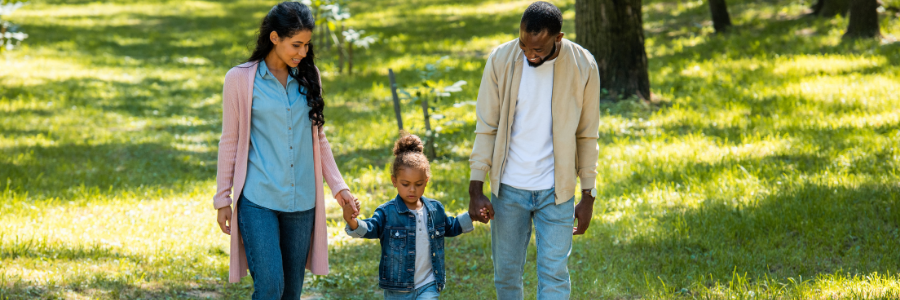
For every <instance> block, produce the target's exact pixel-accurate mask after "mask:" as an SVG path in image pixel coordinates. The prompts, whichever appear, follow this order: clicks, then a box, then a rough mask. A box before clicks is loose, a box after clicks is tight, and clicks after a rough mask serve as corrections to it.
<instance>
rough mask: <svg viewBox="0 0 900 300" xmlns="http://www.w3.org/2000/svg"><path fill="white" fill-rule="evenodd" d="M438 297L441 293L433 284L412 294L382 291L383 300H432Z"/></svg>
mask: <svg viewBox="0 0 900 300" xmlns="http://www.w3.org/2000/svg"><path fill="white" fill-rule="evenodd" d="M440 296H441V293H440V292H438V290H437V285H435V284H434V282H432V283H429V284H426V285H424V286H422V287H420V288H417V289H415V290H414V291H412V292H400V291H392V290H384V300H434V299H438V297H440Z"/></svg>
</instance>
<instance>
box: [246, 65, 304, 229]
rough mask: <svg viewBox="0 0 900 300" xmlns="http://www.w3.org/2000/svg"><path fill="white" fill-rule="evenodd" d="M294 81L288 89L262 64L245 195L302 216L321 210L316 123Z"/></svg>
mask: <svg viewBox="0 0 900 300" xmlns="http://www.w3.org/2000/svg"><path fill="white" fill-rule="evenodd" d="M298 87H299V83H298V82H297V81H296V80H294V78H293V77H290V76H288V81H287V88H285V87H284V86H283V85H281V82H278V79H277V78H275V75H273V74H272V73H270V72H269V68H268V67H267V66H266V62H265V61H260V62H259V69H258V71H257V72H256V79H255V80H254V81H253V106H252V112H251V114H250V151H249V156H248V158H247V160H248V161H247V181H246V183H244V191H243V194H244V195H245V197H247V199H250V201H253V203H256V204H257V205H259V206H262V207H265V208H268V209H271V210H276V211H283V212H297V211H305V210H309V209H312V208H314V207H315V206H316V185H315V183H316V179H315V171H314V166H313V148H312V147H313V141H312V129H311V128H312V123H311V122H310V120H309V110H310V107H309V105H307V103H306V96H304V95H303V94H301V93H300V91H299V90H298Z"/></svg>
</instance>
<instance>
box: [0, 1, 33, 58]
mask: <svg viewBox="0 0 900 300" xmlns="http://www.w3.org/2000/svg"><path fill="white" fill-rule="evenodd" d="M23 5H25V2H24V1H20V0H3V1H2V2H0V51H3V50H12V49H14V48H15V47H17V46H19V44H21V43H22V41H23V40H25V39H26V38H28V35H27V34H25V33H24V32H19V31H18V27H17V26H16V25H15V24H13V23H10V22H9V21H6V20H3V16H8V15H10V14H12V13H13V12H14V11H16V10H17V9H19V8H21V7H22V6H23Z"/></svg>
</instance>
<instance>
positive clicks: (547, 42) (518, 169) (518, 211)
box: [469, 2, 600, 299]
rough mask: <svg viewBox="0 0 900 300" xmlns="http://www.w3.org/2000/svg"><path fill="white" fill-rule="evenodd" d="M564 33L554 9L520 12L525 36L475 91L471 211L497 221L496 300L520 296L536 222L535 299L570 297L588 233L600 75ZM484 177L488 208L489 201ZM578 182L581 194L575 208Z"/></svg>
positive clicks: (487, 70)
mask: <svg viewBox="0 0 900 300" xmlns="http://www.w3.org/2000/svg"><path fill="white" fill-rule="evenodd" d="M561 29H562V13H561V12H560V11H559V9H558V8H557V7H555V6H553V5H552V4H550V3H547V2H535V3H533V4H531V5H530V6H529V7H528V9H526V10H525V13H524V14H523V15H522V22H521V23H520V25H519V38H518V39H515V40H513V41H511V42H507V43H505V44H503V45H500V46H499V47H497V48H496V49H494V51H493V52H491V54H490V56H489V57H488V60H487V63H486V64H485V67H484V75H483V77H482V79H481V88H480V89H479V91H478V102H477V104H476V108H475V109H476V113H477V124H476V127H475V133H476V137H475V145H474V147H473V149H472V155H471V157H470V159H469V163H470V168H471V178H470V180H471V181H470V184H469V196H470V197H471V198H470V202H469V214H470V215H471V216H472V218H474V219H476V220H477V221H481V222H485V223H487V222H488V221H490V220H493V221H491V246H492V251H493V261H494V286H495V288H496V289H497V298H499V299H522V298H523V297H524V294H523V287H522V276H523V273H524V267H525V252H526V248H527V247H528V242H529V240H530V239H531V228H532V227H531V226H532V221H533V223H534V229H535V242H536V244H537V272H538V294H537V295H538V299H568V297H569V293H570V291H571V284H570V282H569V271H568V267H567V265H566V264H567V262H568V258H569V253H570V252H571V250H572V236H573V233H574V234H575V235H579V234H584V232H585V231H586V230H587V228H588V225H590V220H591V215H592V213H593V204H594V197H596V195H597V194H596V191H597V190H596V189H594V182H595V179H596V177H597V156H598V155H599V148H598V146H597V139H598V138H599V133H598V127H599V119H600V107H599V101H600V74H599V73H598V68H597V63H596V62H595V61H594V58H593V56H592V55H591V54H590V52H588V51H587V50H585V49H584V48H582V47H581V46H579V45H577V44H575V43H573V42H571V41H569V40H566V39H563V35H564V33H562V32H561ZM488 173H489V174H490V182H491V194H492V200H491V201H489V200H488V199H487V197H485V195H484V194H483V185H484V179H485V177H486V176H487V174H488ZM576 175H577V176H578V177H580V178H581V195H582V198H581V202H579V203H578V205H577V206H576V205H574V202H575V201H574V199H575V197H574V195H575V192H576V191H575V189H576V179H575V177H576ZM482 209H484V210H485V211H487V214H486V215H485V217H482V214H481V213H480V212H481V211H482ZM574 219H577V220H578V225H577V227H575V228H574V229H573V228H572V224H573V223H574V221H575V220H574Z"/></svg>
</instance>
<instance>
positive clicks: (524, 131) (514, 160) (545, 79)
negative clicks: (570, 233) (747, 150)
mask: <svg viewBox="0 0 900 300" xmlns="http://www.w3.org/2000/svg"><path fill="white" fill-rule="evenodd" d="M526 60H527V57H526ZM555 62H556V59H555V58H554V59H553V60H548V61H545V62H544V63H543V64H542V65H540V66H538V67H532V66H529V65H528V62H527V61H526V62H525V63H523V64H522V81H521V82H520V83H519V97H518V99H516V112H515V115H514V117H513V123H512V132H511V133H510V137H509V154H508V155H507V156H506V157H507V158H506V159H507V161H506V167H505V168H504V169H503V175H502V176H500V182H501V183H504V184H506V185H509V186H512V187H514V188H517V189H520V190H529V191H537V190H546V189H550V188H552V187H553V186H554V180H553V179H554V178H553V171H554V167H553V162H554V161H553V115H552V114H551V109H552V98H553V68H554V63H555Z"/></svg>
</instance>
